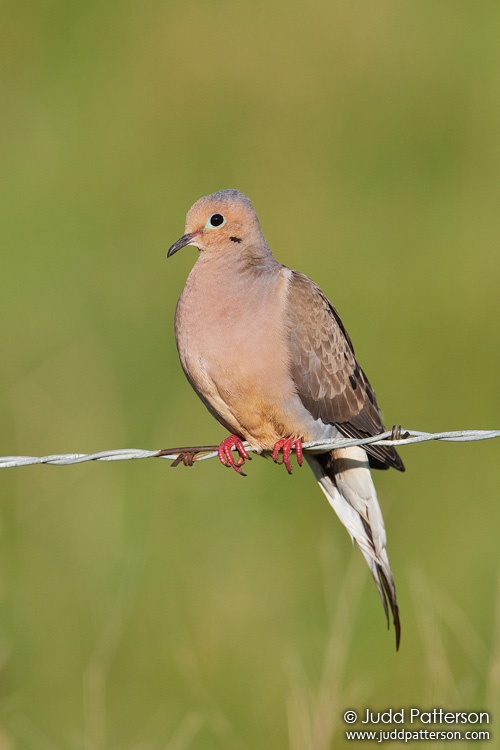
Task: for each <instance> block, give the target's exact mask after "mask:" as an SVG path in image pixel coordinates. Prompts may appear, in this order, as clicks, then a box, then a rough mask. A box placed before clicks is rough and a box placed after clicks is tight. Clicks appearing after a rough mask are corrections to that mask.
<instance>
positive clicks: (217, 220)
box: [208, 214, 226, 227]
mask: <svg viewBox="0 0 500 750" xmlns="http://www.w3.org/2000/svg"><path fill="white" fill-rule="evenodd" d="M225 221H226V220H225V218H224V217H223V215H222V214H212V216H211V217H210V218H209V220H208V223H209V224H210V226H211V227H220V226H222V225H223V224H224V223H225Z"/></svg>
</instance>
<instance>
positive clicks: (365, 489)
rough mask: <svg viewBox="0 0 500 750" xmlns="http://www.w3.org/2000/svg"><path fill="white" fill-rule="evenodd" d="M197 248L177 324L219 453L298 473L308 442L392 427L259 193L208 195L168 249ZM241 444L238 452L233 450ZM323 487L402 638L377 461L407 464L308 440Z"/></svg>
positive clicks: (389, 454)
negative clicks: (284, 250)
mask: <svg viewBox="0 0 500 750" xmlns="http://www.w3.org/2000/svg"><path fill="white" fill-rule="evenodd" d="M186 245H193V246H194V247H196V248H198V250H199V251H200V252H199V255H198V259H197V261H196V263H195V265H194V267H193V269H192V270H191V273H190V274H189V277H188V279H187V281H186V285H185V287H184V289H183V291H182V294H181V296H180V299H179V301H178V303H177V309H176V314H175V335H176V341H177V348H178V351H179V357H180V361H181V364H182V367H183V369H184V372H185V374H186V377H187V379H188V380H189V382H190V383H191V385H192V387H193V388H194V390H195V391H196V393H197V394H198V396H199V397H200V398H201V400H202V401H203V403H204V404H205V406H206V407H207V408H208V410H209V411H210V412H211V413H212V414H213V415H214V417H215V418H216V419H218V420H219V422H220V423H221V424H222V425H223V426H224V427H225V428H226V429H227V430H228V431H229V432H230V433H231V434H230V436H229V437H227V438H226V439H225V440H223V441H222V442H221V444H220V446H219V458H220V460H221V462H222V463H223V464H225V465H226V466H231V467H232V468H233V469H235V470H236V471H238V472H241V467H242V466H243V464H244V462H245V459H246V458H248V457H249V456H248V453H247V451H246V450H245V447H244V445H243V442H242V441H243V440H246V441H248V443H249V444H250V445H251V447H252V448H253V449H254V450H255V451H257V452H260V453H262V452H271V453H272V456H273V458H274V460H275V461H277V460H278V457H279V455H280V454H281V456H282V463H284V465H285V466H286V468H287V470H288V471H289V472H290V473H291V471H292V467H291V461H290V457H291V451H292V448H293V449H294V450H295V453H296V458H297V461H298V463H299V464H301V463H302V442H308V441H314V440H330V439H334V438H339V437H351V438H364V437H367V436H369V435H376V434H379V433H381V432H383V430H384V425H383V421H382V416H381V414H380V411H379V407H378V404H377V399H376V397H375V393H374V391H373V389H372V387H371V386H370V383H369V382H368V379H367V378H366V375H365V374H364V372H363V370H362V369H361V367H360V366H359V365H358V363H357V361H356V358H355V356H354V349H353V346H352V343H351V340H350V338H349V336H348V334H347V331H346V330H345V328H344V325H343V323H342V321H341V319H340V317H339V315H338V313H337V311H336V310H335V309H334V307H333V306H332V305H331V303H330V302H329V301H328V299H327V298H326V296H325V295H324V294H323V292H322V291H321V289H320V288H319V287H318V286H317V285H316V284H315V283H314V282H313V281H311V280H310V279H309V278H308V277H307V276H305V275H303V274H301V273H298V272H297V271H292V270H291V269H289V268H287V267H286V266H284V265H282V264H281V263H278V261H276V260H275V258H274V257H273V255H272V253H271V250H270V248H269V245H268V244H267V242H266V240H265V238H264V235H263V234H262V230H261V228H260V224H259V219H258V217H257V214H256V213H255V211H254V209H253V207H252V204H251V202H250V200H249V199H248V198H247V197H246V196H245V195H243V194H242V193H240V192H238V191H237V190H221V191H219V192H217V193H213V194H212V195H207V196H205V197H204V198H200V200H198V201H197V202H196V203H195V204H194V206H193V207H192V208H191V209H190V211H189V212H188V214H187V218H186V230H185V234H184V235H183V236H182V237H181V238H180V239H179V240H177V242H175V243H174V244H173V245H172V246H171V247H170V249H169V251H168V257H170V256H172V255H173V254H174V253H176V252H177V251H178V250H180V249H181V248H182V247H185V246H186ZM233 450H236V451H237V453H238V454H239V455H238V457H237V460H235V457H234V456H233V453H232V451H233ZM304 458H305V459H306V461H307V463H308V464H309V466H310V467H311V469H312V471H313V473H314V475H315V477H316V479H317V481H318V482H319V484H320V487H321V489H322V490H323V492H324V493H325V495H326V497H327V498H328V502H329V503H330V504H331V506H332V507H333V509H334V510H335V512H336V514H337V515H338V517H339V519H340V520H341V522H342V523H343V524H344V526H345V527H346V529H347V531H348V532H349V534H350V536H351V538H352V539H353V540H354V541H356V543H357V544H358V546H359V548H360V550H361V553H362V555H363V557H364V558H365V560H366V562H367V563H368V566H369V568H370V570H371V572H372V575H373V578H374V580H375V584H376V586H377V589H378V592H379V594H380V598H381V599H382V603H383V605H384V609H385V613H386V616H387V620H388V623H389V613H388V606H387V604H389V606H390V608H391V611H392V616H393V622H394V627H395V632H396V647H397V648H398V647H399V640H400V630H401V629H400V622H399V613H398V605H397V600H396V589H395V585H394V578H393V575H392V571H391V567H390V564H389V558H388V556H387V550H386V533H385V527H384V520H383V517H382V512H381V510H380V506H379V504H378V500H377V495H376V492H375V487H374V485H373V481H372V478H371V474H370V466H371V467H372V468H377V469H387V468H389V467H391V466H392V467H394V468H395V469H398V470H399V471H404V466H403V462H402V461H401V459H400V457H399V456H398V454H397V453H396V451H395V450H394V448H392V447H389V446H380V445H377V446H375V445H366V446H365V447H364V448H361V447H359V446H355V447H348V448H341V449H338V450H329V451H326V452H322V453H313V452H309V451H304Z"/></svg>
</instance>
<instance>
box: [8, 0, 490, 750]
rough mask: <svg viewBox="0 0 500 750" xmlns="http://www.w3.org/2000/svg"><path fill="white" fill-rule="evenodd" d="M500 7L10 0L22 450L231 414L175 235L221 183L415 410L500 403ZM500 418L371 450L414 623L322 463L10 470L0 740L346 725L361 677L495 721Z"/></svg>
mask: <svg viewBox="0 0 500 750" xmlns="http://www.w3.org/2000/svg"><path fill="white" fill-rule="evenodd" d="M499 35H500V6H499V5H498V4H496V3H489V2H477V3H471V2H465V1H463V0H448V1H446V0H443V1H442V2H435V0H422V1H421V2H418V3H417V2H413V3H412V2H400V1H399V0H377V1H376V2H375V1H374V0H365V1H363V2H360V1H359V0H354V1H353V2H336V1H332V2H321V0H312V1H309V2H305V1H304V0H291V2H289V3H285V2H284V1H283V0H276V2H263V0H254V1H253V2H252V3H243V2H235V1H234V0H233V2H230V1H229V0H213V1H212V2H210V3H207V2H194V1H193V2H191V1H189V2H181V1H180V0H178V1H172V2H159V0H142V2H139V1H138V0H128V1H125V2H117V1H116V0H110V1H108V2H104V3H102V2H95V0H90V1H89V0H87V2H78V1H75V2H63V1H62V0H49V1H48V2H36V0H17V1H16V2H13V1H12V0H11V2H6V3H4V4H3V8H2V16H1V19H0V50H1V51H0V61H1V63H0V65H1V76H2V83H1V90H0V97H1V99H0V111H1V133H0V151H1V162H2V166H1V175H0V179H1V181H2V187H3V190H2V200H1V201H0V214H1V221H0V226H1V235H2V253H1V273H0V287H1V299H2V307H3V312H2V315H1V317H0V334H1V342H2V344H1V346H2V367H1V368H0V455H11V454H28V455H46V454H48V453H57V452H74V451H75V452H87V451H89V452H92V451H97V450H104V449H111V448H121V447H145V448H162V447H168V446H174V445H185V444H200V443H205V442H208V443H212V442H217V441H219V440H220V439H222V437H223V436H224V432H223V430H222V428H220V427H219V426H218V425H217V424H216V423H215V422H214V421H213V419H212V418H211V417H210V415H209V414H208V413H207V412H206V411H205V409H204V407H203V406H202V404H201V402H199V401H198V399H197V398H196V396H195V395H194V393H193V392H192V391H191V389H190V387H189V386H188V384H187V383H186V381H185V380H184V377H183V375H182V373H181V369H180V365H179V364H178V360H177V353H176V349H175V343H174V335H173V324H172V322H173V314H174V308H175V303H176V300H177V297H178V294H179V293H180V290H181V288H182V286H183V284H184V280H185V277H186V275H187V273H188V271H189V269H190V268H191V266H192V264H193V262H194V260H195V252H196V251H195V250H193V249H187V250H185V251H184V252H183V253H180V254H179V255H177V256H176V257H175V259H173V260H171V261H169V262H168V264H167V262H166V260H165V253H166V250H167V248H168V246H169V245H170V244H171V243H172V242H173V241H175V240H176V239H177V238H178V237H179V236H180V235H181V234H182V233H183V229H184V216H185V213H186V212H187V210H188V208H189V207H190V205H191V204H192V203H193V202H194V201H195V200H196V199H197V198H199V197H200V196H201V195H204V194H206V193H208V192H212V191H214V190H218V189H222V188H227V187H237V188H239V189H240V190H242V191H243V192H245V193H246V194H248V195H249V196H250V198H251V199H252V200H253V203H254V206H255V208H256V210H257V211H258V213H259V215H260V218H261V223H262V225H263V228H264V232H265V234H266V237H267V239H268V241H269V242H270V244H271V247H272V248H273V249H274V252H275V254H276V256H277V258H278V259H279V260H281V261H283V262H284V263H286V264H287V265H290V266H292V267H294V268H298V269H300V270H302V271H304V272H305V273H307V274H308V275H309V276H311V277H312V278H314V279H315V280H316V281H318V282H319V283H320V284H321V286H322V287H323V289H324V291H325V292H326V293H327V294H328V296H329V297H330V298H331V299H332V301H333V302H334V304H335V305H336V306H337V308H338V309H339V311H340V313H341V314H342V316H343V319H344V322H345V324H346V326H347V328H348V330H349V332H350V334H351V336H352V338H353V340H354V343H355V346H356V351H357V354H358V357H359V359H360V361H361V363H362V366H363V367H364V369H365V370H366V371H367V373H368V375H369V377H370V379H371V381H372V383H373V385H374V386H375V388H376V390H377V394H378V397H379V401H380V403H381V404H382V407H383V409H384V413H385V417H386V422H387V423H388V424H389V425H392V424H394V423H398V424H399V423H400V424H402V425H404V426H405V427H407V428H412V429H420V430H428V431H439V430H447V429H472V428H500V399H499V389H498V373H499V369H500V354H499V345H498V331H499V317H500V284H499V276H500V254H499V243H498V237H499V234H500V210H499V204H500V177H499V169H500V44H499V42H498V40H499ZM249 325H251V321H249ZM499 447H500V446H499V444H498V443H496V442H495V441H487V442H484V443H475V444H471V443H469V444H463V445H449V444H437V443H432V444H426V445H420V446H412V447H408V448H406V449H402V451H401V453H402V455H403V458H404V460H405V463H406V465H407V473H406V474H405V475H399V474H397V473H396V472H383V473H381V472H379V473H377V474H376V476H375V480H376V484H377V488H378V492H379V497H380V499H381V505H382V508H383V511H384V514H385V518H386V525H387V531H388V536H389V553H390V558H391V562H392V567H393V570H394V573H395V577H396V582H397V585H398V594H399V599H400V607H401V615H402V623H403V636H402V643H401V650H400V652H399V653H398V654H396V653H395V649H394V637H393V633H392V632H391V633H389V634H388V633H387V632H386V630H385V622H384V618H383V612H382V609H381V606H380V602H379V600H378V597H377V594H376V591H375V588H374V586H373V584H372V582H371V580H369V578H368V575H367V573H366V571H365V565H364V562H363V560H362V558H361V555H360V554H359V552H358V551H357V550H355V549H354V550H353V549H352V547H351V545H350V542H349V539H348V537H347V534H346V532H345V530H344V529H343V528H342V527H341V526H340V524H339V522H338V520H337V518H336V517H335V515H334V513H333V511H332V510H331V509H330V508H329V506H328V504H327V503H326V501H325V499H324V498H323V495H322V493H321V492H320V490H319V488H318V487H317V486H316V485H315V482H314V480H313V477H312V474H311V473H310V472H309V471H308V470H307V469H303V470H302V471H298V470H297V471H295V472H294V474H293V477H289V476H287V475H286V473H285V471H284V470H283V468H282V467H276V466H275V465H274V464H273V463H272V462H270V461H264V460H254V461H253V462H252V464H251V465H250V466H249V470H248V477H247V478H246V479H244V480H243V479H241V478H240V477H238V476H236V474H235V473H234V472H231V471H225V470H223V469H222V468H221V467H220V465H218V464H217V462H216V461H208V462H205V463H203V464H200V465H198V466H196V467H195V468H194V469H190V470H187V469H184V468H177V469H176V470H172V469H171V468H170V467H169V464H168V462H167V461H159V460H158V461H153V460H150V461H143V462H141V461H136V462H132V461H130V462H124V463H115V464H113V463H108V464H106V463H105V464H84V465H80V466H73V467H67V468H66V467H65V468H53V467H43V466H42V467H31V468H19V469H10V470H8V471H7V470H5V471H2V472H1V474H0V493H1V504H0V512H1V551H0V565H1V577H0V597H1V601H0V670H1V672H0V723H1V728H0V750H13V749H16V750H17V749H19V750H24V748H26V749H28V750H32V749H35V750H38V749H40V750H58V749H61V750H62V749H66V748H69V749H70V750H72V749H73V748H74V749H80V748H81V749H82V750H108V749H111V748H113V749H117V750H129V749H130V750H188V749H189V750H212V748H213V749H218V748H224V749H226V748H228V749H229V748H231V749H232V748H237V749H238V750H239V749H242V750H250V749H254V748H259V749H260V748H262V749H265V750H268V749H269V750H271V749H273V750H274V749H275V748H292V749H293V750H304V749H305V750H326V749H327V748H332V747H342V746H344V745H346V741H345V738H344V730H345V725H344V724H343V722H342V718H341V717H342V713H343V711H344V710H345V709H346V708H354V709H356V710H358V711H359V712H361V713H362V712H363V711H364V708H365V707H366V706H370V707H371V708H373V709H374V710H385V709H387V708H388V707H391V706H392V707H394V708H398V707H401V706H407V707H409V706H417V707H420V708H422V709H426V708H430V707H433V706H443V707H445V708H448V709H452V710H460V709H468V710H472V709H481V710H490V711H492V712H493V713H492V717H493V720H496V723H494V724H493V726H492V725H490V727H489V728H490V729H493V731H495V726H496V735H495V736H496V738H497V739H496V740H495V739H494V740H493V741H491V742H490V743H488V747H489V748H492V747H500V745H499V744H495V742H498V736H499V735H500V724H499V721H500V719H499V712H500V709H499V708H498V706H500V677H499V674H500V636H499V632H500V593H499V592H500V589H499V585H498V582H499V570H500V545H499V527H500V504H499V500H500V493H499V481H500V465H499V460H498V457H499ZM349 746H351V747H352V746H353V745H352V743H351V744H350V745H349ZM456 746H457V747H459V746H460V745H459V744H457V745H456ZM485 746H486V745H485Z"/></svg>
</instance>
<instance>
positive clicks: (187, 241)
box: [167, 230, 201, 258]
mask: <svg viewBox="0 0 500 750" xmlns="http://www.w3.org/2000/svg"><path fill="white" fill-rule="evenodd" d="M199 234H201V230H198V231H197V232H191V233H190V234H183V235H182V237H180V238H179V239H178V240H177V242H174V244H173V245H172V246H171V247H169V249H168V253H167V258H170V257H171V256H172V255H174V254H175V253H176V252H177V250H180V249H181V248H183V247H186V245H196V243H195V242H193V240H194V238H195V237H196V236H197V235H199Z"/></svg>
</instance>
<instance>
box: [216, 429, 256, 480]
mask: <svg viewBox="0 0 500 750" xmlns="http://www.w3.org/2000/svg"><path fill="white" fill-rule="evenodd" d="M233 448H235V449H236V450H237V451H238V453H239V454H240V455H239V458H238V460H237V461H235V460H234V458H233V454H232V453H231V451H232V450H233ZM217 455H218V456H219V461H220V462H221V464H223V466H230V467H231V468H232V469H234V470H235V471H237V472H238V474H241V475H242V476H245V475H244V474H243V472H242V471H241V467H242V466H243V464H244V463H245V459H246V458H248V460H249V461H250V456H249V455H248V453H247V451H246V450H245V446H244V445H243V440H242V439H241V438H240V437H238V435H229V437H227V438H226V439H225V440H223V441H222V443H221V444H220V445H219V449H218V451H217Z"/></svg>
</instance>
